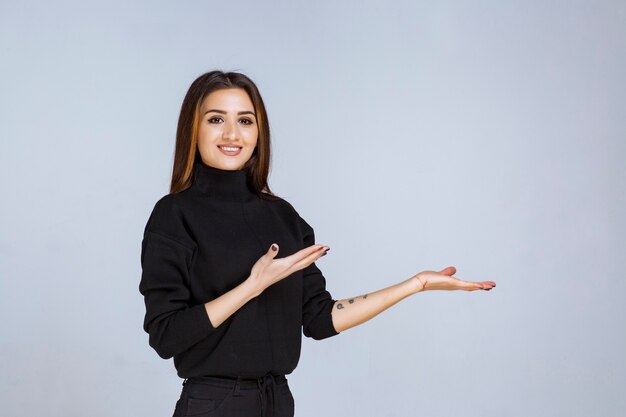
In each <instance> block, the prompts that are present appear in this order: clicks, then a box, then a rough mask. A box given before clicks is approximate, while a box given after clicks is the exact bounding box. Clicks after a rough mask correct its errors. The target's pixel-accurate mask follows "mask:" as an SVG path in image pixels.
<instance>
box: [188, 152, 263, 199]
mask: <svg viewBox="0 0 626 417" xmlns="http://www.w3.org/2000/svg"><path fill="white" fill-rule="evenodd" d="M193 175H194V180H193V187H194V188H196V190H198V191H199V192H201V193H203V194H207V195H210V196H213V197H217V198H219V199H223V200H230V201H246V200H249V199H251V198H252V197H254V196H255V195H256V194H255V193H254V191H253V190H252V189H251V188H250V187H249V186H248V182H247V174H246V171H245V170H237V171H232V170H224V169H219V168H215V167H212V166H210V165H206V164H204V163H203V162H201V161H200V162H196V163H195V164H194V168H193Z"/></svg>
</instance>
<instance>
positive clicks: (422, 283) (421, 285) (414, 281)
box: [408, 274, 426, 294]
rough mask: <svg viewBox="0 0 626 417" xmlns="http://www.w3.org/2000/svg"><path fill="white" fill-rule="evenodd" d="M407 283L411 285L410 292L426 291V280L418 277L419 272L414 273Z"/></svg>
mask: <svg viewBox="0 0 626 417" xmlns="http://www.w3.org/2000/svg"><path fill="white" fill-rule="evenodd" d="M408 283H409V284H408V285H409V286H410V287H411V293H412V294H417V293H418V292H422V291H426V280H425V279H424V278H422V277H420V274H416V275H414V276H412V277H411V278H409V280H408Z"/></svg>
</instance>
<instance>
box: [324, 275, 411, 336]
mask: <svg viewBox="0 0 626 417" xmlns="http://www.w3.org/2000/svg"><path fill="white" fill-rule="evenodd" d="M420 290H421V286H420V283H419V281H416V279H415V278H409V279H408V280H406V281H403V282H400V283H399V284H395V285H392V286H390V287H387V288H383V289H381V290H378V291H376V292H372V293H368V294H364V295H361V296H358V297H354V298H346V299H343V300H339V301H337V302H335V304H334V305H333V311H332V317H333V326H334V327H335V330H336V331H337V332H342V331H344V330H346V329H349V328H351V327H354V326H358V325H359V324H362V323H365V322H366V321H368V320H370V319H371V318H373V317H375V316H377V315H378V314H379V313H381V312H383V311H385V310H386V309H388V308H389V307H391V306H392V305H394V304H396V303H398V302H399V301H400V300H402V299H404V298H406V297H408V296H409V295H412V294H415V293H416V292H419V291H420Z"/></svg>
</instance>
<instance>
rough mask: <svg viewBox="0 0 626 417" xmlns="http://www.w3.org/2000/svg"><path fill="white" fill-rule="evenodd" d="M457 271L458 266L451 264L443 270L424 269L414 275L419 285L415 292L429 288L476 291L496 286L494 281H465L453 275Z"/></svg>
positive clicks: (416, 283)
mask: <svg viewBox="0 0 626 417" xmlns="http://www.w3.org/2000/svg"><path fill="white" fill-rule="evenodd" d="M455 273H456V268H455V267H453V266H449V267H447V268H444V269H442V270H441V271H438V272H437V271H422V272H419V273H418V274H416V275H415V276H413V281H414V283H415V285H416V287H417V289H416V291H415V292H421V291H427V290H447V291H454V290H464V291H475V290H485V291H489V290H491V289H492V288H493V287H495V286H496V283H495V282H493V281H481V282H471V281H463V280H460V279H458V278H456V277H453V276H452V275H454V274H455Z"/></svg>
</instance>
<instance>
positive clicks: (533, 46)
mask: <svg viewBox="0 0 626 417" xmlns="http://www.w3.org/2000/svg"><path fill="white" fill-rule="evenodd" d="M0 16H1V17H0V60H1V63H2V65H1V69H0V70H1V74H0V75H1V76H0V89H1V96H2V99H1V101H0V106H1V107H0V109H1V112H0V138H1V141H0V170H1V171H0V174H1V175H0V181H1V186H2V193H3V197H2V199H1V200H2V203H1V205H0V228H1V234H0V277H1V287H0V294H2V302H1V303H0V314H1V316H2V321H1V323H2V324H1V326H2V327H1V328H0V340H1V345H0V354H1V356H2V365H1V371H2V372H1V374H2V376H1V377H0V384H1V385H0V404H2V414H3V415H11V416H21V415H31V414H36V415H47V416H107V417H108V416H116V417H118V416H155V417H158V416H163V417H166V416H171V413H172V411H173V408H174V403H175V401H176V399H177V398H178V395H179V393H180V384H181V381H182V380H180V379H179V378H178V377H177V376H176V373H175V370H174V366H173V363H172V361H171V360H170V361H164V360H162V359H160V358H159V357H158V356H157V355H156V353H155V352H154V351H153V350H152V349H151V348H150V347H149V346H148V339H147V334H145V333H144V332H143V330H142V328H141V324H142V320H143V314H144V305H143V298H142V297H141V295H140V294H139V292H138V284H139V279H140V273H141V270H140V264H139V254H140V243H141V237H142V232H143V228H144V226H145V222H146V221H147V218H148V215H149V213H150V211H151V209H152V207H153V205H154V203H155V202H156V200H158V199H159V198H160V197H161V196H163V195H164V194H166V193H167V192H168V185H169V175H170V171H171V164H172V156H173V149H174V134H175V127H176V122H177V117H178V111H179V109H180V105H181V103H182V99H183V96H184V94H185V92H186V91H187V88H188V87H189V85H190V84H191V82H192V81H193V80H194V79H195V78H196V77H197V76H198V75H200V74H202V73H204V72H206V71H209V70H212V69H223V70H235V71H241V72H244V73H246V74H247V75H249V76H250V77H251V78H252V79H253V80H255V81H256V82H257V84H258V86H259V88H260V90H261V93H262V95H263V97H264V99H265V102H266V105H267V109H268V112H269V116H270V121H271V128H272V133H273V144H274V148H273V152H274V153H273V165H272V171H271V176H270V186H271V187H272V189H273V190H274V191H275V192H276V193H277V194H278V195H281V196H282V197H284V198H286V199H287V200H288V201H290V202H291V203H292V204H293V205H294V206H295V207H296V209H297V210H298V211H299V212H300V214H301V215H302V216H303V217H304V218H305V219H306V220H307V221H308V222H309V223H310V224H311V225H312V226H313V227H314V228H315V231H316V235H317V240H318V242H319V243H325V244H328V245H330V247H331V248H332V249H331V252H330V253H329V256H327V257H324V258H323V259H321V260H320V261H318V263H317V264H318V266H319V267H320V268H321V269H322V271H323V272H324V274H325V276H326V278H327V280H328V288H329V290H330V291H331V293H332V294H333V296H334V297H335V298H344V297H348V296H353V295H360V294H362V293H364V292H370V291H373V290H376V289H379V288H382V287H385V286H388V285H391V284H394V283H396V282H399V281H401V280H404V279H407V278H408V277H410V276H412V275H413V274H415V273H417V272H419V271H421V270H425V269H440V268H443V267H445V266H447V265H455V266H456V267H457V268H458V274H457V276H458V277H460V278H462V279H466V280H471V281H474V280H475V281H479V280H493V281H495V282H497V285H498V286H497V288H496V289H494V290H493V291H491V292H472V293H466V292H438V293H436V292H430V293H425V294H418V295H415V296H414V297H411V298H409V299H406V300H404V301H402V302H401V303H400V304H398V305H396V306H395V307H393V308H391V309H390V310H388V311H387V312H385V313H383V314H382V315H380V316H378V317H376V318H374V319H373V320H372V321H370V322H367V323H365V324H363V325H362V326H359V327H357V328H353V329H350V330H347V331H346V332H345V333H343V334H341V335H339V336H337V337H334V338H331V339H327V340H324V341H320V342H316V341H314V340H311V339H305V340H304V346H303V351H302V356H301V361H300V364H299V366H298V368H297V369H296V371H295V372H294V373H293V374H291V375H290V377H289V378H290V382H291V386H292V390H293V392H294V395H295V398H296V414H297V416H299V417H308V416H319V415H330V416H339V415H351V416H409V415H411V416H412V415H418V416H429V417H437V416H441V417H448V416H477V417H485V416H494V417H503V416H550V417H553V416H568V417H571V416H590V415H594V416H623V415H624V412H625V411H624V410H625V409H626V398H625V396H624V395H623V388H624V386H626V364H625V361H624V353H623V352H625V351H626V341H625V340H626V338H625V334H624V333H625V329H626V326H625V317H626V308H625V307H624V302H623V301H622V300H621V299H622V297H623V295H624V293H625V291H626V284H625V283H626V279H625V278H624V274H623V271H622V270H621V268H620V265H619V264H618V262H619V261H621V260H622V259H623V254H624V253H626V239H625V237H624V233H625V232H626V230H625V226H626V225H625V220H624V215H623V213H624V212H625V211H626V192H625V188H626V187H624V180H625V179H626V169H625V166H626V164H624V158H625V157H626V144H625V133H626V83H625V80H624V74H626V5H625V3H624V2H602V1H600V2H599V1H587V2H571V1H570V2H564V1H560V2H558V1H536V2H528V1H506V2H502V1H493V2H486V1H474V2H447V1H432V2H416V1H407V2H401V1H393V2H389V1H385V2H383V1H379V2H371V1H369V2H358V1H343V2H331V1H322V2H303V1H298V2H294V1H289V2H288V1H284V2H251V1H250V2H237V1H232V2H209V1H185V2H164V1H150V2H127V1H111V2H101V3H92V4H90V3H89V2H84V1H80V2H79V1H71V2H70V1H58V2H29V1H20V2H7V1H3V2H2V5H1V6H0Z"/></svg>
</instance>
